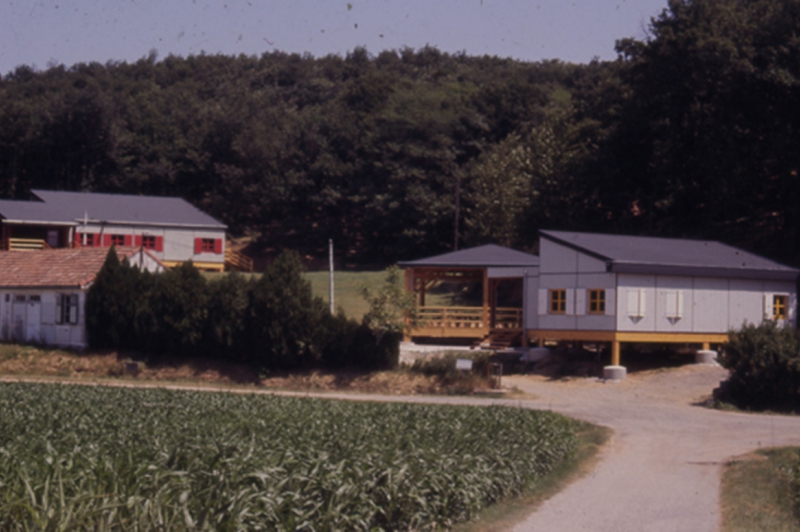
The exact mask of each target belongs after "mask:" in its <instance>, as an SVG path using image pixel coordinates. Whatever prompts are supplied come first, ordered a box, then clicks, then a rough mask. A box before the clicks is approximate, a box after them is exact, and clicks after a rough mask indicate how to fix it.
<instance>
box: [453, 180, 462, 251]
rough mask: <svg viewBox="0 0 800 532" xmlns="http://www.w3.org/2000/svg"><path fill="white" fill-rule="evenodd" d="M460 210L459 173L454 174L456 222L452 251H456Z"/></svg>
mask: <svg viewBox="0 0 800 532" xmlns="http://www.w3.org/2000/svg"><path fill="white" fill-rule="evenodd" d="M460 210H461V174H460V173H459V174H457V175H456V222H455V236H454V238H453V251H458V218H459V211H460Z"/></svg>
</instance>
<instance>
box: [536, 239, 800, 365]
mask: <svg viewBox="0 0 800 532" xmlns="http://www.w3.org/2000/svg"><path fill="white" fill-rule="evenodd" d="M539 236H540V240H539V253H540V266H539V271H538V272H529V274H528V276H527V277H526V294H527V298H528V299H529V300H534V299H535V305H531V308H535V309H536V312H535V313H534V312H528V313H526V316H525V329H526V337H527V338H528V340H529V341H538V342H540V343H541V342H543V341H546V340H576V341H587V342H590V341H596V342H610V343H611V344H612V348H613V349H612V363H614V364H615V365H616V364H618V363H619V345H620V343H624V342H631V343H689V344H700V345H702V346H703V347H704V348H708V347H709V345H710V344H718V343H722V342H724V341H725V340H726V339H727V333H728V331H730V330H732V329H738V328H740V327H742V325H744V324H746V323H752V324H760V323H761V322H763V321H764V320H776V321H778V322H779V323H783V324H785V325H787V326H791V327H795V326H796V320H797V318H796V308H797V277H798V273H800V272H798V270H796V269H794V268H790V267H788V266H783V265H781V264H778V263H776V262H774V261H771V260H769V259H766V258H764V257H760V256H758V255H754V254H752V253H748V252H746V251H743V250H740V249H737V248H734V247H731V246H728V245H725V244H722V243H719V242H711V241H698V240H686V239H670V238H650V237H635V236H622V235H599V234H591V233H572V232H564V231H540V233H539Z"/></svg>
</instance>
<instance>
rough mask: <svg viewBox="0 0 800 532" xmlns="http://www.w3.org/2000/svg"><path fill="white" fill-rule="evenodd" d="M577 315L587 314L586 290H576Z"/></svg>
mask: <svg viewBox="0 0 800 532" xmlns="http://www.w3.org/2000/svg"><path fill="white" fill-rule="evenodd" d="M575 314H577V315H578V316H583V315H584V314H586V289H584V288H578V289H576V290H575Z"/></svg>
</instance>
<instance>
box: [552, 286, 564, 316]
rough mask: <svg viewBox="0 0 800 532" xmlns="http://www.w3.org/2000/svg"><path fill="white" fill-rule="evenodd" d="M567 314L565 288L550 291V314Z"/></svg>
mask: <svg viewBox="0 0 800 532" xmlns="http://www.w3.org/2000/svg"><path fill="white" fill-rule="evenodd" d="M566 312H567V291H566V290H565V289H563V288H558V289H555V290H550V314H565V313H566Z"/></svg>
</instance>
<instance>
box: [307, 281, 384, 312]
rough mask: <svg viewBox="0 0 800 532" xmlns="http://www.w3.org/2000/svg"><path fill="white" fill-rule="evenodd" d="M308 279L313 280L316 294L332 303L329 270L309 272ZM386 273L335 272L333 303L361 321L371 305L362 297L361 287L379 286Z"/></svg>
mask: <svg viewBox="0 0 800 532" xmlns="http://www.w3.org/2000/svg"><path fill="white" fill-rule="evenodd" d="M305 277H306V279H308V281H309V282H311V290H312V291H313V292H314V295H315V296H317V297H320V298H322V300H323V301H324V302H325V304H326V305H329V304H330V301H331V299H330V284H329V283H330V274H329V273H328V272H307V273H306V274H305ZM385 277H386V274H385V273H384V272H382V271H379V272H334V273H333V303H334V305H335V306H336V308H337V309H339V308H342V309H343V310H344V313H345V314H346V315H347V317H348V318H353V319H355V320H358V321H361V318H362V317H363V316H364V314H366V313H367V311H368V310H369V307H368V305H367V302H366V301H364V298H363V297H361V287H362V286H364V285H366V286H369V287H370V288H373V289H375V288H377V287H378V286H380V284H381V283H382V282H383V280H384V278H385Z"/></svg>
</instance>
